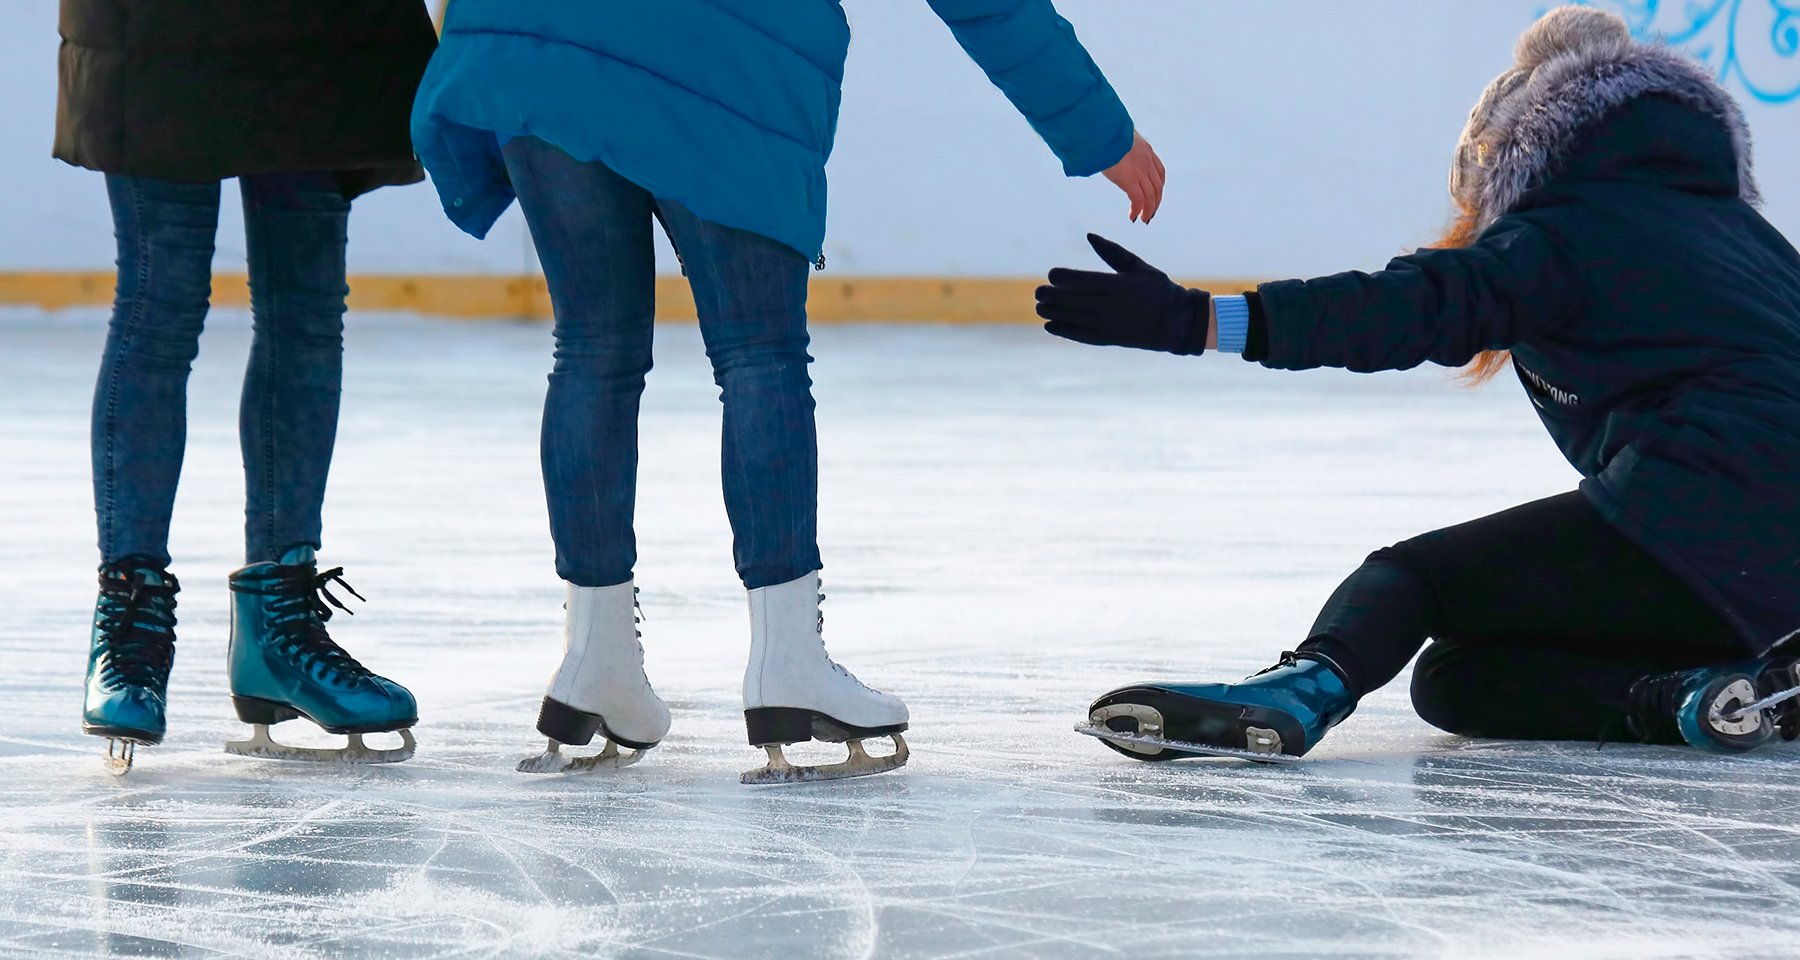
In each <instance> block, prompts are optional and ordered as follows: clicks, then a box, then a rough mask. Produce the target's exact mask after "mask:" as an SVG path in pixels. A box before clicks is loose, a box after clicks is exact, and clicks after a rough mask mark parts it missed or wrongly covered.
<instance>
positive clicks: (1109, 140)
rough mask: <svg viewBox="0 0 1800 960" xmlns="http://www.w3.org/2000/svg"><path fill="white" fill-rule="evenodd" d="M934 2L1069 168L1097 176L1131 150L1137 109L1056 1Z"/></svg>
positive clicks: (935, 8)
mask: <svg viewBox="0 0 1800 960" xmlns="http://www.w3.org/2000/svg"><path fill="white" fill-rule="evenodd" d="M929 2H930V4H931V9H932V11H933V12H935V13H936V14H937V15H938V18H939V19H941V20H943V21H944V23H945V24H946V25H947V26H949V28H950V32H951V33H952V34H954V35H955V36H956V42H957V43H959V44H961V45H962V48H963V50H964V51H965V52H967V53H968V55H969V57H970V59H972V60H974V61H975V63H976V65H978V66H980V67H981V69H982V71H983V72H985V73H986V74H987V75H988V79H989V80H991V81H993V83H994V86H996V87H999V88H1000V92H1001V93H1004V94H1006V98H1007V99H1008V100H1010V101H1012V104H1013V106H1014V107H1015V108H1016V109H1017V110H1018V111H1019V113H1021V114H1023V115H1024V117H1025V119H1026V120H1027V121H1028V122H1029V123H1030V124H1031V128H1032V129H1033V130H1036V131H1037V133H1038V136H1040V137H1042V138H1043V139H1044V142H1045V143H1046V144H1048V145H1049V147H1050V149H1051V150H1052V151H1054V152H1055V153H1056V156H1057V159H1059V160H1061V161H1062V164H1063V172H1065V173H1067V174H1068V175H1069V176H1071V177H1086V176H1092V175H1093V174H1096V173H1099V172H1101V171H1102V170H1105V169H1107V168H1108V167H1111V166H1112V165H1113V164H1115V163H1118V162H1119V161H1120V160H1121V159H1122V158H1124V156H1125V154H1126V153H1127V152H1128V151H1130V149H1131V143H1132V134H1133V130H1134V128H1133V124H1132V120H1131V114H1130V113H1129V112H1128V111H1127V110H1126V109H1125V104H1124V103H1122V102H1121V101H1120V100H1119V95H1118V94H1117V93H1115V92H1113V88H1112V84H1110V83H1108V82H1107V81H1106V76H1105V75H1104V74H1102V73H1101V72H1100V68H1099V67H1098V66H1096V65H1095V64H1094V61H1093V58H1091V57H1089V56H1088V52H1087V49H1086V48H1084V47H1083V46H1082V45H1081V41H1080V40H1078V39H1076V37H1075V30H1074V28H1073V27H1071V26H1069V22H1068V21H1067V20H1064V19H1063V18H1062V17H1061V16H1060V15H1059V14H1057V12H1056V7H1055V6H1054V5H1053V4H1052V3H1051V2H1050V0H929Z"/></svg>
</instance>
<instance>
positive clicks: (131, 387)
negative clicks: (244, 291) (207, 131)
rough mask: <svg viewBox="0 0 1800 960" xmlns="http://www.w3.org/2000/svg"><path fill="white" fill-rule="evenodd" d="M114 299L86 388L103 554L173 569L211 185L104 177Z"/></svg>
mask: <svg viewBox="0 0 1800 960" xmlns="http://www.w3.org/2000/svg"><path fill="white" fill-rule="evenodd" d="M106 191H107V195H108V197H109V198H110V199H111V201H112V211H113V228H114V232H115V233H116V234H117V237H118V244H119V274H118V292H117V295H116V297H115V299H114V301H113V313H112V321H111V323H110V325H109V326H108V329H107V335H106V352H105V354H104V356H103V358H102V360H101V363H100V377H99V382H98V384H97V385H96V387H95V390H94V415H93V455H94V512H95V514H96V515H97V517H98V520H99V526H100V558H101V560H102V561H103V562H104V563H107V564H115V563H118V562H119V561H121V560H124V559H126V558H128V557H134V556H135V557H141V558H142V559H143V560H144V561H146V563H147V565H149V566H154V567H157V568H163V567H167V566H168V564H169V518H170V515H171V514H172V513H173V512H174V508H175V488H176V485H177V484H178V483H179V481H180V479H181V461H182V455H183V453H184V451H185V449H186V446H187V382H188V373H189V371H190V370H191V369H192V367H193V362H194V358H195V357H196V356H198V355H199V353H200V331H201V329H202V327H203V326H204V325H205V323H206V311H207V305H208V303H207V301H208V298H209V297H210V296H211V295H212V261H213V242H214V237H215V235H216V234H217V233H218V228H219V184H218V183H217V182H213V183H175V182H172V181H165V180H151V179H147V178H144V177H121V176H108V177H107V178H106Z"/></svg>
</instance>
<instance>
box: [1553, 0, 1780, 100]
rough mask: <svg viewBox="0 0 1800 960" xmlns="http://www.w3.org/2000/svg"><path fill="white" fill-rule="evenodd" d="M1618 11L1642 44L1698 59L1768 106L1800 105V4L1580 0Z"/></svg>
mask: <svg viewBox="0 0 1800 960" xmlns="http://www.w3.org/2000/svg"><path fill="white" fill-rule="evenodd" d="M1578 2H1583V3H1588V4H1589V5H1591V6H1596V7H1602V8H1604V9H1608V10H1612V11H1614V12H1616V13H1618V14H1619V15H1621V16H1623V17H1624V18H1625V20H1626V22H1628V23H1630V24H1631V32H1632V33H1633V34H1634V35H1636V36H1637V37H1639V38H1640V39H1659V40H1663V41H1666V42H1668V43H1669V44H1671V45H1673V46H1677V47H1680V48H1681V49H1683V50H1685V51H1687V52H1688V53H1690V54H1692V55H1693V56H1694V57H1695V58H1697V59H1699V61H1700V62H1701V63H1703V64H1705V65H1706V66H1707V68H1708V69H1710V70H1712V71H1713V72H1714V73H1715V74H1717V75H1718V77H1719V79H1720V80H1721V81H1723V82H1724V83H1726V84H1728V85H1731V86H1736V87H1738V88H1740V89H1742V90H1744V91H1746V92H1748V93H1749V94H1750V96H1752V97H1754V98H1755V99H1757V100H1760V101H1762V102H1763V103H1794V102H1796V101H1800V0H1578Z"/></svg>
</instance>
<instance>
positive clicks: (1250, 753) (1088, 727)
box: [1075, 723, 1300, 763]
mask: <svg viewBox="0 0 1800 960" xmlns="http://www.w3.org/2000/svg"><path fill="white" fill-rule="evenodd" d="M1075 732H1076V733H1079V734H1082V735H1083V736H1089V737H1095V738H1097V739H1100V740H1110V741H1112V742H1113V743H1126V744H1131V745H1132V746H1136V747H1156V748H1159V749H1162V750H1172V751H1175V752H1176V753H1191V754H1194V755H1196V756H1201V757H1229V758H1232V759H1234V760H1249V761H1252V762H1255V763H1297V762H1299V760H1300V758H1299V757H1296V756H1294V755H1293V754H1290V753H1258V752H1256V751H1254V750H1237V749H1233V748H1231V747H1214V746H1209V745H1207V744H1204V743H1188V742H1187V741H1185V740H1164V739H1163V738H1162V737H1150V736H1145V735H1144V734H1141V733H1120V732H1119V731H1117V730H1108V729H1107V728H1105V727H1098V726H1095V725H1094V724H1091V723H1078V724H1076V725H1075Z"/></svg>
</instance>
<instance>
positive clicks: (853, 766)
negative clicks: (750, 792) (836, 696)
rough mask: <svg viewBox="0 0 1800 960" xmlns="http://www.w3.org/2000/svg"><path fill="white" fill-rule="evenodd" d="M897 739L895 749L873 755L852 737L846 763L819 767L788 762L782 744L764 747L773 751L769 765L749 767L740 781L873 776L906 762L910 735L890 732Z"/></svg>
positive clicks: (759, 783) (810, 780)
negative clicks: (887, 752)
mask: <svg viewBox="0 0 1800 960" xmlns="http://www.w3.org/2000/svg"><path fill="white" fill-rule="evenodd" d="M888 738H889V739H891V740H893V741H894V752H893V753H891V754H888V755H887V756H885V757H871V756H869V752H868V751H867V750H864V749H863V742H862V741H861V740H851V741H848V743H847V745H848V746H849V748H850V756H849V758H848V759H846V760H844V761H843V762H842V763H827V764H821V765H819V766H816V767H800V766H795V765H794V764H791V763H789V762H787V757H785V756H783V755H782V752H781V746H780V745H779V744H770V745H768V746H766V747H764V748H763V749H764V750H767V751H768V752H769V762H768V764H767V765H766V766H763V767H759V768H757V769H755V770H749V771H746V772H745V773H744V774H743V775H742V776H740V777H738V782H739V783H747V784H752V785H757V786H766V785H769V784H775V783H814V782H817V781H820V780H848V779H849V778H851V777H872V776H874V775H875V774H878V773H887V772H888V771H889V770H898V769H900V768H901V767H904V766H906V757H907V755H908V753H909V751H908V750H907V749H906V739H905V738H904V737H902V736H900V735H899V734H897V733H890V734H888Z"/></svg>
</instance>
